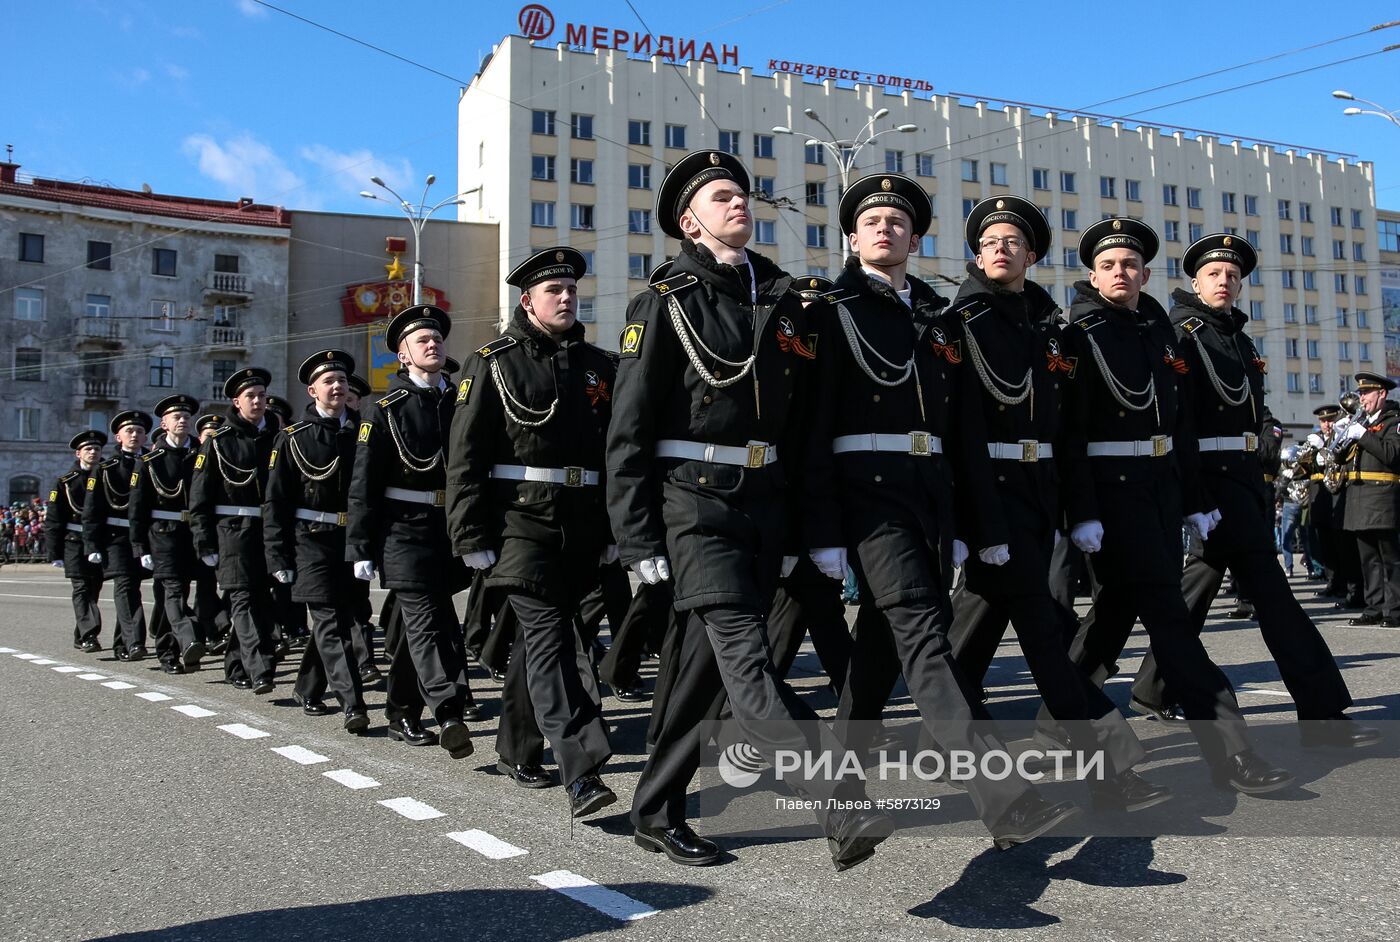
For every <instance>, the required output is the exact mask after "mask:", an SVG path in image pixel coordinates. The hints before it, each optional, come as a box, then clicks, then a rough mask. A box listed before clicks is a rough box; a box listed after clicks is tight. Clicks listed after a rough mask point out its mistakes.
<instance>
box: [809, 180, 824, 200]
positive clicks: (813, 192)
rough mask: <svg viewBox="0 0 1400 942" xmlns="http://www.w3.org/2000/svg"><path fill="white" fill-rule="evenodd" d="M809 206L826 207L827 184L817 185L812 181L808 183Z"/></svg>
mask: <svg viewBox="0 0 1400 942" xmlns="http://www.w3.org/2000/svg"><path fill="white" fill-rule="evenodd" d="M807 205H808V206H825V205H826V184H825V183H816V182H814V181H811V180H809V181H807Z"/></svg>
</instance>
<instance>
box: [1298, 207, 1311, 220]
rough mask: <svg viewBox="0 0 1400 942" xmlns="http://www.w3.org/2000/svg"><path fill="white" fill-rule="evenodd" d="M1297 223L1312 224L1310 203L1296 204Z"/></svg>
mask: <svg viewBox="0 0 1400 942" xmlns="http://www.w3.org/2000/svg"><path fill="white" fill-rule="evenodd" d="M1298 221H1299V222H1312V203H1299V204H1298Z"/></svg>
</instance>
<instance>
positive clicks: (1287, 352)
mask: <svg viewBox="0 0 1400 942" xmlns="http://www.w3.org/2000/svg"><path fill="white" fill-rule="evenodd" d="M1283 355H1284V356H1286V357H1289V358H1291V359H1297V357H1298V338H1297V337H1285V338H1283Z"/></svg>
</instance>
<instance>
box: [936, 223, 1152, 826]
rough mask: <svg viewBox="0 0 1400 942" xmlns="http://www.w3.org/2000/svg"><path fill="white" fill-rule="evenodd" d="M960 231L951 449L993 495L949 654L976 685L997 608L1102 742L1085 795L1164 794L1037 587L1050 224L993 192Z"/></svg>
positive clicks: (1033, 666) (1069, 629)
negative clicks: (972, 464)
mask: <svg viewBox="0 0 1400 942" xmlns="http://www.w3.org/2000/svg"><path fill="white" fill-rule="evenodd" d="M965 237H966V240H967V245H968V248H970V249H971V250H972V251H973V252H974V253H975V257H974V260H973V261H972V262H969V263H968V265H967V274H968V277H967V279H966V280H965V281H964V282H963V283H962V287H961V288H960V289H959V291H958V297H957V301H956V303H955V304H954V305H953V307H952V308H951V309H950V310H949V311H948V313H947V314H946V315H945V320H946V328H947V334H948V340H947V342H949V343H951V344H952V345H953V349H955V350H956V351H958V356H959V357H960V358H961V359H963V360H965V361H967V362H966V363H965V364H964V366H963V368H962V369H961V370H959V375H960V378H961V382H962V388H961V400H962V402H964V403H966V404H967V406H966V407H968V408H980V409H981V412H982V420H983V421H982V427H981V428H979V427H978V425H977V423H972V422H968V423H964V424H963V429H964V431H965V432H966V431H976V432H977V433H978V434H983V435H985V437H984V438H982V439H981V440H978V439H977V438H974V437H969V436H967V435H964V438H963V440H962V442H961V447H962V449H963V450H964V451H975V450H982V449H985V450H986V452H987V454H988V455H989V457H990V458H991V466H992V477H991V480H992V481H993V482H994V484H993V490H994V494H995V496H994V497H993V499H992V500H990V501H988V502H985V503H979V504H978V505H977V507H976V509H975V510H974V512H973V513H972V514H971V518H972V529H973V534H972V535H973V536H976V537H978V538H979V540H978V542H979V546H981V548H980V549H979V550H978V552H977V553H976V554H974V555H971V556H970V557H969V558H968V560H967V567H966V570H965V584H964V586H963V587H962V588H961V589H960V590H959V591H958V592H957V593H956V594H955V595H954V596H953V625H952V628H951V629H950V641H951V644H952V647H953V656H954V658H955V659H956V661H957V663H958V667H959V668H960V669H962V671H963V677H964V679H965V680H966V681H967V682H968V684H969V692H971V693H972V694H973V695H974V696H977V695H978V692H979V688H980V687H981V684H982V679H983V678H984V677H985V676H986V673H987V668H988V667H989V665H990V663H991V659H992V656H993V655H994V654H995V652H996V648H997V645H999V644H1000V643H1001V639H1002V635H1003V634H1005V632H1006V624H1007V621H1008V619H1009V620H1010V622H1011V624H1012V626H1013V627H1014V628H1015V630H1016V637H1017V638H1018V639H1019V640H1020V643H1021V650H1022V652H1023V653H1024V654H1025V657H1026V663H1027V665H1028V666H1029V667H1030V670H1031V675H1032V676H1033V678H1034V679H1035V685H1036V688H1037V689H1038V690H1039V691H1040V694H1041V696H1042V697H1044V698H1045V705H1046V707H1047V709H1048V710H1049V712H1050V714H1051V715H1052V716H1054V717H1055V719H1056V720H1058V721H1060V722H1067V721H1074V722H1072V723H1071V725H1070V727H1069V728H1070V729H1071V730H1072V731H1074V733H1073V735H1075V736H1076V737H1080V733H1079V731H1081V730H1087V729H1092V730H1093V735H1092V736H1091V735H1083V736H1082V738H1083V739H1084V740H1085V741H1083V742H1077V743H1076V745H1077V746H1078V747H1079V748H1081V749H1083V750H1084V751H1086V752H1093V751H1094V750H1095V749H1096V748H1102V749H1103V750H1104V752H1105V753H1106V757H1107V760H1108V764H1109V765H1110V766H1111V773H1112V774H1111V775H1110V777H1109V778H1107V779H1105V780H1103V781H1096V782H1093V783H1092V784H1091V791H1092V794H1093V799H1094V802H1095V804H1096V805H1098V806H1100V807H1113V808H1120V809H1123V810H1129V811H1136V810H1140V809H1143V808H1149V807H1152V806H1153V805H1157V804H1160V803H1162V802H1163V801H1166V800H1167V799H1168V798H1170V796H1171V793H1170V791H1169V790H1168V789H1166V788H1163V787H1159V786H1154V785H1151V784H1149V783H1148V782H1146V781H1145V780H1143V779H1142V778H1141V777H1139V776H1138V775H1137V774H1136V773H1135V772H1133V771H1132V767H1133V766H1134V765H1136V764H1137V763H1139V762H1140V761H1142V759H1143V758H1144V756H1145V753H1144V752H1143V749H1142V744H1141V743H1139V742H1138V739H1137V736H1135V735H1134V734H1133V732H1132V730H1131V729H1130V728H1129V726H1128V724H1127V721H1126V720H1125V719H1124V718H1123V715H1122V714H1121V713H1119V712H1118V708H1117V707H1116V706H1114V704H1113V701H1111V700H1109V698H1108V697H1107V696H1105V695H1104V693H1103V691H1102V690H1100V689H1099V688H1098V687H1096V686H1095V685H1094V684H1092V683H1090V682H1089V680H1088V678H1086V677H1084V675H1082V674H1081V673H1080V672H1079V670H1078V669H1077V668H1076V667H1075V665H1074V663H1073V662H1072V661H1071V660H1070V659H1069V655H1068V653H1067V650H1066V649H1067V647H1068V644H1067V642H1068V640H1069V639H1070V638H1071V637H1073V635H1074V628H1075V626H1074V625H1073V622H1072V618H1073V615H1072V612H1070V611H1067V610H1066V609H1064V608H1063V607H1061V606H1060V605H1059V603H1057V602H1056V601H1055V599H1054V597H1053V596H1052V595H1051V591H1050V583H1049V579H1048V573H1049V571H1050V557H1051V552H1052V550H1053V548H1054V545H1055V543H1056V541H1057V539H1058V536H1057V530H1056V528H1057V527H1058V526H1059V523H1060V507H1059V503H1060V502H1059V477H1058V475H1057V474H1056V466H1055V451H1054V449H1055V445H1054V442H1055V440H1056V439H1057V438H1058V437H1059V434H1060V401H1061V392H1060V390H1061V383H1062V382H1063V381H1064V380H1066V379H1068V374H1070V373H1071V372H1073V370H1074V369H1075V364H1074V363H1072V362H1071V361H1070V360H1068V359H1066V358H1065V351H1064V346H1063V344H1064V338H1063V335H1062V331H1061V321H1060V309H1059V307H1058V306H1057V305H1056V304H1055V302H1054V300H1052V299H1051V297H1050V295H1049V294H1048V293H1047V292H1046V291H1045V289H1044V288H1042V287H1040V285H1038V284H1036V283H1035V282H1034V281H1030V280H1028V279H1027V278H1026V273H1027V272H1028V271H1029V270H1030V267H1031V266H1032V265H1034V264H1035V263H1036V261H1037V260H1038V259H1041V258H1043V257H1044V256H1045V254H1046V253H1047V252H1048V251H1049V250H1050V227H1049V225H1048V224H1046V222H1045V217H1044V216H1043V215H1042V214H1041V212H1040V210H1039V209H1037V208H1036V206H1035V204H1034V203H1031V202H1029V201H1027V200H1025V199H1022V198H1020V197H1017V196H995V197H991V198H990V199H985V200H983V201H982V202H980V203H978V204H977V206H976V207H974V208H973V210H972V213H971V214H970V215H969V216H968V218H967V223H966V227H965ZM974 404H975V405H974ZM1003 540H1004V541H1005V542H1001V541H1003ZM992 541H995V542H996V544H998V545H991V542H992Z"/></svg>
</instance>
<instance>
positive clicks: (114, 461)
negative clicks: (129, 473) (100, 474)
mask: <svg viewBox="0 0 1400 942" xmlns="http://www.w3.org/2000/svg"><path fill="white" fill-rule="evenodd" d="M116 465H117V459H116V458H108V459H107V460H106V461H104V462H102V463H101V464H100V465H98V467H99V468H101V469H102V470H103V471H106V470H107V469H108V468H114V467H116Z"/></svg>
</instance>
